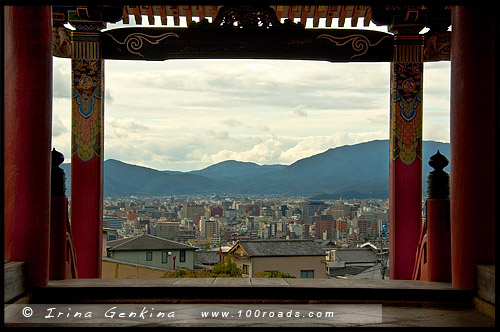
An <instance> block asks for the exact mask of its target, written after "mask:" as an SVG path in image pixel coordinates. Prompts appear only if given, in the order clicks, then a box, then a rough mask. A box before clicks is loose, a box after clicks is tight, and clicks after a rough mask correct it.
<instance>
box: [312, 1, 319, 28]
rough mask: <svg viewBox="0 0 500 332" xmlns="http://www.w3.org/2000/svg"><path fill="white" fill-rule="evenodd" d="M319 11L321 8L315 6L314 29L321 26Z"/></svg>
mask: <svg viewBox="0 0 500 332" xmlns="http://www.w3.org/2000/svg"><path fill="white" fill-rule="evenodd" d="M319 9H320V6H314V20H313V27H315V28H317V27H318V26H319V16H320V13H319Z"/></svg>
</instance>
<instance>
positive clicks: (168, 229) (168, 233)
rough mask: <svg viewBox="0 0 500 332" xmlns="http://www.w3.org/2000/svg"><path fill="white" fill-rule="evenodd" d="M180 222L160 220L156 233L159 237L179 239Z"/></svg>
mask: <svg viewBox="0 0 500 332" xmlns="http://www.w3.org/2000/svg"><path fill="white" fill-rule="evenodd" d="M179 226H180V223H179V222H170V221H167V222H158V223H156V233H157V236H158V237H161V238H164V239H167V240H173V241H177V238H178V236H179Z"/></svg>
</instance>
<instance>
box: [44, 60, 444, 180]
mask: <svg viewBox="0 0 500 332" xmlns="http://www.w3.org/2000/svg"><path fill="white" fill-rule="evenodd" d="M67 60H68V59H59V58H54V97H55V98H54V101H53V105H54V111H53V114H54V124H53V131H54V136H53V145H54V146H55V147H56V149H58V150H60V151H61V152H63V153H64V154H65V156H69V153H70V146H71V133H70V131H69V130H70V128H71V101H70V99H69V97H70V90H69V91H67V90H68V87H69V89H70V83H71V82H70V74H71V71H70V70H71V68H70V65H69V62H68V61H67ZM105 70H106V72H105V78H106V82H105V86H106V94H105V95H106V104H105V111H104V114H105V127H104V128H105V140H104V153H105V159H108V158H114V159H119V160H122V161H124V162H128V163H132V164H138V165H144V166H148V167H153V168H156V169H160V170H165V169H168V170H181V171H188V170H193V169H201V168H203V167H206V166H209V165H211V164H213V163H215V162H220V161H223V160H226V159H236V160H241V161H252V162H256V163H259V164H271V163H282V164H290V163H293V162H295V161H296V160H297V159H300V158H305V157H309V156H311V155H313V154H317V153H320V152H323V151H325V150H327V149H330V148H334V147H336V146H341V145H345V144H355V143H360V142H364V141H369V140H373V139H388V138H389V100H390V96H389V95H390V94H389V83H390V65H389V64H388V63H348V64H344V63H328V62H319V61H279V60H268V61H256V60H172V61H164V62H145V61H112V60H109V61H108V60H107V61H106V66H105ZM56 87H57V89H56ZM64 129H67V131H65V130H64ZM424 139H433V140H440V141H449V64H447V63H437V64H426V67H425V71H424Z"/></svg>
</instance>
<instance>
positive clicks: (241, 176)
mask: <svg viewBox="0 0 500 332" xmlns="http://www.w3.org/2000/svg"><path fill="white" fill-rule="evenodd" d="M438 150H439V151H440V152H441V153H442V154H444V155H445V156H447V157H448V158H449V156H450V144H449V143H441V142H435V141H424V142H423V149H422V154H423V167H422V168H423V170H422V171H423V172H422V173H423V176H422V189H423V190H422V191H423V195H424V196H426V193H427V185H426V181H427V174H428V173H429V172H430V171H432V168H431V167H430V166H429V165H428V163H427V161H428V160H429V157H430V156H432V155H433V154H435V153H436V152H437V151H438ZM61 167H62V168H63V169H64V170H65V171H66V188H67V195H68V196H69V195H70V190H69V188H70V177H71V175H70V172H71V166H70V164H69V163H67V164H62V165H61ZM445 170H446V171H448V172H449V166H447V167H446V168H445ZM198 194H219V195H221V194H222V195H283V196H301V197H308V198H310V199H337V198H338V197H339V196H340V195H342V197H343V198H345V199H349V198H388V197H389V141H388V140H375V141H370V142H365V143H359V144H354V145H345V146H341V147H337V148H332V149H329V150H327V151H325V152H323V153H319V154H316V155H314V156H311V157H308V158H304V159H300V160H298V161H296V162H294V163H293V164H291V165H258V164H255V163H251V162H241V161H235V160H227V161H223V162H220V163H218V164H214V165H211V166H209V167H206V168H204V169H201V170H196V171H190V172H179V171H159V170H155V169H152V168H147V167H142V166H135V165H130V164H126V163H124V162H121V161H118V160H114V159H108V160H106V161H105V162H104V196H105V197H107V196H118V197H120V196H121V197H124V196H130V195H136V196H141V195H143V196H162V195H167V196H170V195H198Z"/></svg>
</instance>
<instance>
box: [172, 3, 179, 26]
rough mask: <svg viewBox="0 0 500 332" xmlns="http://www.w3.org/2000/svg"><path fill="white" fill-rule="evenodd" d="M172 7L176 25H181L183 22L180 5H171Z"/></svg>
mask: <svg viewBox="0 0 500 332" xmlns="http://www.w3.org/2000/svg"><path fill="white" fill-rule="evenodd" d="M170 9H171V10H172V15H173V16H174V25H175V26H179V25H180V24H181V20H180V17H179V14H180V13H179V6H170Z"/></svg>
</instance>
